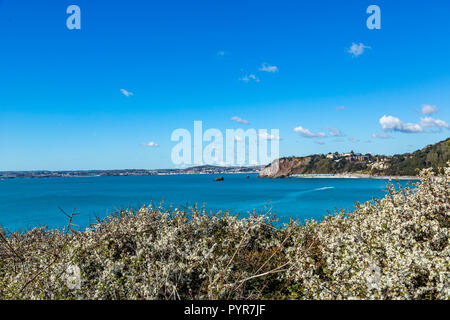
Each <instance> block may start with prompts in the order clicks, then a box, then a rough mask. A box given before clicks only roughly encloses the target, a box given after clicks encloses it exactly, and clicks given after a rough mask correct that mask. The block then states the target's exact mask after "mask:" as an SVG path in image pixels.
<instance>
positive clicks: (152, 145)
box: [143, 141, 159, 148]
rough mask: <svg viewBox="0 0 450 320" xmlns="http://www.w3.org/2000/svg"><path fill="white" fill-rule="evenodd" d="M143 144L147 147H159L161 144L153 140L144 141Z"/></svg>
mask: <svg viewBox="0 0 450 320" xmlns="http://www.w3.org/2000/svg"><path fill="white" fill-rule="evenodd" d="M143 145H144V146H146V147H152V148H157V147H159V145H158V144H157V143H155V142H153V141H150V142H147V143H144V144H143Z"/></svg>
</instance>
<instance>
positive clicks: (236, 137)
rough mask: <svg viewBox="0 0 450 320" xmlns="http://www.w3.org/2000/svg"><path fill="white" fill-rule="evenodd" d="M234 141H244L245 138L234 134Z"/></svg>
mask: <svg viewBox="0 0 450 320" xmlns="http://www.w3.org/2000/svg"><path fill="white" fill-rule="evenodd" d="M234 141H237V142H241V141H244V138H242V137H239V136H234Z"/></svg>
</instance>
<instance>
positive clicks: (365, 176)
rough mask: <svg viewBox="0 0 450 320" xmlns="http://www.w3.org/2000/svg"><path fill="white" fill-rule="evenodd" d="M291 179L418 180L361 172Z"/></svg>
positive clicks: (415, 178) (410, 177)
mask: <svg viewBox="0 0 450 320" xmlns="http://www.w3.org/2000/svg"><path fill="white" fill-rule="evenodd" d="M289 178H292V179H379V180H420V179H419V177H417V176H374V175H370V174H363V173H337V174H334V175H327V176H321V175H310V176H291V177H289Z"/></svg>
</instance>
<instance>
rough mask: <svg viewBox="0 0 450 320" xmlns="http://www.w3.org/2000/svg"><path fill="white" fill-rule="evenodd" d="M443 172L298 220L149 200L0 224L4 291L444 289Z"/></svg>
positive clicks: (89, 295) (226, 293)
mask: <svg viewBox="0 0 450 320" xmlns="http://www.w3.org/2000/svg"><path fill="white" fill-rule="evenodd" d="M449 175H450V168H449V166H448V167H447V168H445V169H443V170H442V172H441V173H439V174H435V173H433V172H432V171H431V170H424V171H422V173H421V182H420V183H418V184H417V185H414V186H412V187H411V188H395V187H394V186H392V185H391V186H389V188H388V192H387V194H386V196H385V197H384V198H383V199H381V200H375V201H372V202H367V203H365V204H358V205H357V206H356V208H355V210H354V211H353V212H352V213H349V212H344V211H341V212H337V213H336V214H334V215H330V216H328V217H326V218H325V219H324V220H323V221H322V222H315V221H306V222H305V223H304V224H301V225H300V224H298V223H296V222H294V221H292V222H290V223H289V224H287V225H284V226H279V225H278V224H277V223H276V219H275V218H274V217H272V216H271V215H258V214H256V213H253V214H251V215H249V216H248V217H245V218H241V217H238V216H236V215H231V214H228V213H227V212H225V213H221V212H219V213H215V214H213V213H211V212H208V211H207V210H206V209H205V208H198V207H192V208H189V209H183V210H182V209H167V208H164V207H163V206H154V205H151V206H145V207H143V208H141V209H140V210H138V211H132V210H124V211H121V212H118V213H116V214H115V215H113V216H111V217H108V218H106V219H105V220H103V221H98V222H97V223H96V224H93V225H92V226H91V227H90V228H89V229H87V230H84V231H74V230H71V229H70V223H69V225H68V227H67V228H65V229H64V230H47V229H46V228H36V229H33V230H31V231H28V232H26V233H8V232H6V231H4V230H2V229H0V299H448V298H449V294H450V291H449V262H450V261H449V260H450V251H449V250H450V249H449V243H448V242H449V233H448V231H449V222H450V220H449V215H450V210H449V209H450V203H449V198H450V197H449V181H448V179H449Z"/></svg>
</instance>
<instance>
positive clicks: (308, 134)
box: [294, 126, 327, 138]
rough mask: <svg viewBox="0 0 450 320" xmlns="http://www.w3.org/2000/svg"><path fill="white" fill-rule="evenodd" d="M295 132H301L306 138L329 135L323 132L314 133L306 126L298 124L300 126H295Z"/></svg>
mask: <svg viewBox="0 0 450 320" xmlns="http://www.w3.org/2000/svg"><path fill="white" fill-rule="evenodd" d="M294 132H297V133H300V135H301V136H302V137H305V138H324V137H326V136H327V135H326V134H325V133H323V132H317V133H314V132H311V131H310V130H308V129H306V128H303V127H302V126H298V127H296V128H294Z"/></svg>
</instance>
